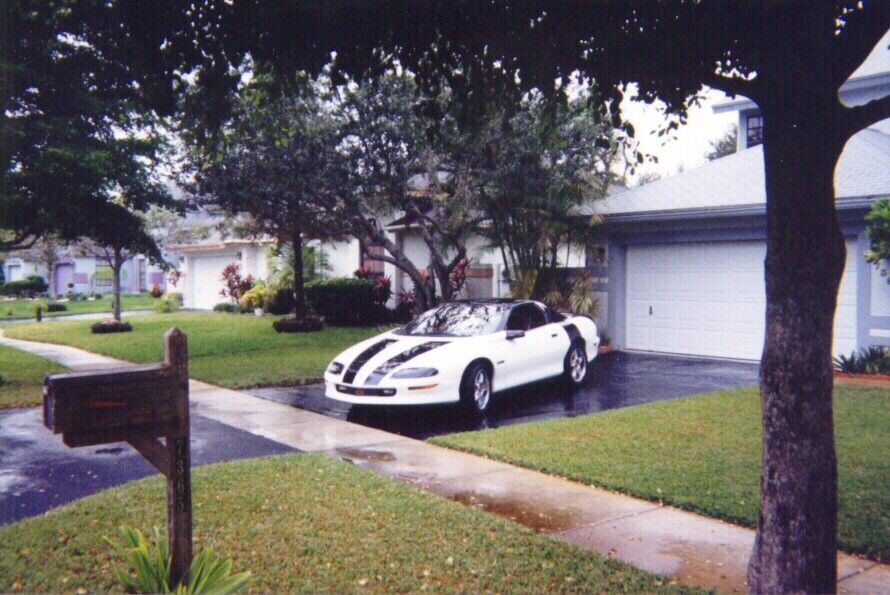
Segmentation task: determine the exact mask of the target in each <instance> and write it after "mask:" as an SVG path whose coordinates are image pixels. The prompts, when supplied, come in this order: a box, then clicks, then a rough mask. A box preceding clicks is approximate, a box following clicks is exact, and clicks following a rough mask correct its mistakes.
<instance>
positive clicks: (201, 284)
mask: <svg viewBox="0 0 890 595" xmlns="http://www.w3.org/2000/svg"><path fill="white" fill-rule="evenodd" d="M273 243H274V242H273V241H272V240H267V239H262V240H237V239H236V240H217V241H211V242H203V243H199V244H186V245H180V246H171V247H170V251H171V252H173V253H175V254H177V255H179V257H180V271H181V272H182V273H183V275H182V279H181V280H180V281H179V283H177V285H176V289H175V290H176V291H181V292H182V297H183V306H184V307H186V308H194V309H197V310H210V309H212V308H213V306H215V305H216V304H218V303H219V302H223V301H226V299H227V298H225V297H223V296H222V290H223V287H224V285H223V281H222V277H221V274H222V271H223V269H224V268H225V267H226V266H228V265H230V264H237V265H238V266H239V273H240V274H241V276H242V277H246V276H247V275H252V276H253V277H254V278H255V279H266V278H267V277H268V276H269V272H270V271H269V263H268V261H267V258H266V247H267V246H269V245H270V244H273Z"/></svg>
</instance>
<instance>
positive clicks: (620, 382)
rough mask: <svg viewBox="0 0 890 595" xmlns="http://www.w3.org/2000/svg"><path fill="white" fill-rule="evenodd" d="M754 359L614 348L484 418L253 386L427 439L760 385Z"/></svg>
mask: <svg viewBox="0 0 890 595" xmlns="http://www.w3.org/2000/svg"><path fill="white" fill-rule="evenodd" d="M757 369H758V366H757V364H756V363H747V362H732V361H721V360H711V359H702V358H691V357H674V356H665V355H650V354H641V353H625V352H618V351H616V352H611V353H607V354H603V355H601V356H599V357H598V358H597V359H595V360H594V361H593V363H592V364H591V366H590V372H589V373H588V375H587V380H586V381H585V384H584V386H583V387H581V388H580V389H574V390H572V389H570V388H568V387H567V386H566V385H565V384H564V383H562V382H560V381H558V380H550V381H545V382H540V383H536V384H532V385H529V386H527V387H523V388H520V389H515V390H511V391H507V392H504V393H499V394H497V395H496V396H495V399H494V400H493V401H492V404H491V410H490V411H489V413H488V414H487V415H486V416H485V417H484V418H481V419H480V418H477V417H474V416H471V415H467V414H466V413H464V411H463V410H462V409H461V408H460V407H458V406H456V405H455V406H452V405H444V406H440V405H436V406H428V407H424V406H417V407H411V406H402V407H371V406H362V405H349V404H347V403H340V402H338V401H333V400H331V399H327V398H325V397H324V387H323V386H322V385H308V386H299V387H287V388H284V387H282V388H278V387H271V388H259V389H250V390H248V391H247V392H250V393H251V394H253V395H256V396H258V397H263V398H266V399H271V400H274V401H278V402H281V403H285V404H288V405H293V406H296V407H299V408H301V409H307V410H309V411H315V412H317V413H323V414H325V415H329V416H331V417H336V418H338V419H345V420H347V421H351V422H354V423H358V424H362V425H365V426H370V427H373V428H377V429H380V430H385V431H387V432H393V433H395V434H400V435H402V436H408V437H411V438H420V439H423V438H428V437H430V436H436V435H439V434H450V433H453V432H463V431H471V430H480V429H485V428H495V427H498V426H502V425H511V424H517V423H524V422H528V421H535V420H542V419H552V418H559V417H574V416H577V415H586V414H588V413H596V412H598V411H605V410H608V409H616V408H619V407H628V406H631V405H640V404H643V403H649V402H652V401H660V400H663V399H674V398H677V397H683V396H688V395H695V394H699V393H705V392H711V391H715V390H721V389H727V388H737V387H740V386H751V385H755V384H757Z"/></svg>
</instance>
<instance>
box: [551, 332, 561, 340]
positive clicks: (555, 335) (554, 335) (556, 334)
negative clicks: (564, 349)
mask: <svg viewBox="0 0 890 595" xmlns="http://www.w3.org/2000/svg"><path fill="white" fill-rule="evenodd" d="M550 336H551V337H553V338H554V339H555V338H556V337H558V336H559V333H553V334H552V335H550Z"/></svg>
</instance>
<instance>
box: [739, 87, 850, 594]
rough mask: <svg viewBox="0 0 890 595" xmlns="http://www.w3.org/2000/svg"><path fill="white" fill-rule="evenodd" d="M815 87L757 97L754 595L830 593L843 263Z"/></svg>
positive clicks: (831, 157) (830, 161)
mask: <svg viewBox="0 0 890 595" xmlns="http://www.w3.org/2000/svg"><path fill="white" fill-rule="evenodd" d="M829 100H832V101H836V99H835V98H833V97H831V98H828V99H827V100H826V106H823V107H825V109H820V108H819V107H818V105H817V102H816V101H814V100H813V98H811V97H809V96H808V97H798V98H797V101H796V103H794V102H793V101H794V100H791V99H788V100H787V101H777V102H776V104H775V105H774V106H772V108H771V106H764V110H763V112H764V120H765V128H764V133H765V134H764V138H765V141H766V144H765V145H764V156H765V162H766V163H765V165H766V190H767V230H768V232H767V233H768V236H767V257H766V299H767V311H766V342H765V345H764V351H763V358H762V360H761V366H760V390H761V395H762V409H763V467H762V473H761V479H760V485H761V495H760V518H759V521H758V527H757V537H756V540H755V543H754V550H753V552H752V556H751V561H750V564H749V567H748V589H749V591H750V592H752V593H787V592H810V593H813V592H816V593H827V592H834V590H835V588H836V576H837V558H836V555H837V554H836V551H837V543H836V535H837V460H836V457H835V448H834V433H833V420H832V404H831V401H832V327H833V322H834V313H835V306H836V301H837V292H838V286H839V284H840V278H841V275H842V273H843V267H844V261H845V249H844V240H843V235H842V233H841V230H840V228H839V225H838V221H837V214H836V211H835V205H834V184H833V179H834V168H835V164H836V160H837V157H838V155H839V153H840V149H841V147H839V146H836V145H838V144H839V143H838V142H835V141H833V140H832V139H833V138H834V136H833V131H832V130H831V127H830V126H831V125H830V122H828V120H829V119H830V114H831V113H832V110H831V109H829V108H828V107H827V105H828V101H829Z"/></svg>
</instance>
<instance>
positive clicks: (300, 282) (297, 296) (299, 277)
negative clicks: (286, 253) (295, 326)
mask: <svg viewBox="0 0 890 595" xmlns="http://www.w3.org/2000/svg"><path fill="white" fill-rule="evenodd" d="M291 243H292V244H293V246H294V316H295V317H296V318H297V319H298V320H302V319H303V318H305V317H306V287H305V278H304V276H303V233H302V232H301V231H300V230H299V228H297V229H295V230H294V232H293V235H292V236H291Z"/></svg>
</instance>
